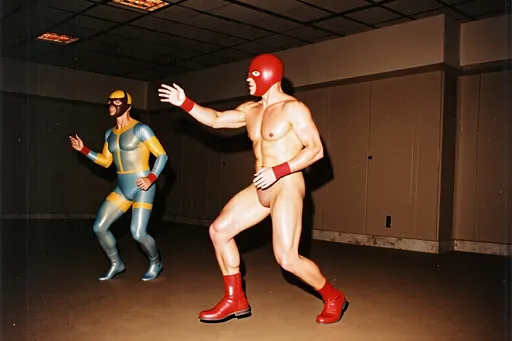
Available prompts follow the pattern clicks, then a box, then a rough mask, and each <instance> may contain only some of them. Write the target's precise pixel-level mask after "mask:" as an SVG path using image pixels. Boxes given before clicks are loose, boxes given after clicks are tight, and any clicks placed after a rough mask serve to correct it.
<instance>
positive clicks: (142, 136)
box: [82, 119, 168, 281]
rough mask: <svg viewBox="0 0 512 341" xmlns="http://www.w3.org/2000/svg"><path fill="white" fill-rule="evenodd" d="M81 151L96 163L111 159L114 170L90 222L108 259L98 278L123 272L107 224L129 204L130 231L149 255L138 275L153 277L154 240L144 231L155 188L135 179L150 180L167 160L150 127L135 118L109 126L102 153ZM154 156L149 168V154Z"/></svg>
mask: <svg viewBox="0 0 512 341" xmlns="http://www.w3.org/2000/svg"><path fill="white" fill-rule="evenodd" d="M84 149H85V150H82V153H83V154H84V155H85V156H87V157H88V158H89V159H90V160H92V161H93V162H95V163H96V164H98V165H100V166H103V167H105V168H108V167H109V166H110V165H111V164H112V162H114V164H115V166H116V169H117V186H116V188H115V189H114V190H113V191H112V193H110V195H109V196H108V197H107V198H106V200H105V201H104V202H103V204H102V205H101V207H100V209H99V211H98V214H97V217H96V220H95V222H94V232H95V233H96V235H97V236H98V240H99V242H100V244H101V246H102V248H103V250H104V251H105V253H106V254H107V256H108V258H109V259H110V261H111V267H110V269H109V271H108V272H107V273H106V274H105V275H103V276H101V277H100V278H99V279H100V280H108V279H111V278H112V277H114V276H115V275H117V274H119V273H121V272H123V271H124V270H125V266H124V264H123V262H122V261H121V259H120V257H119V253H118V250H117V247H116V240H115V238H114V235H113V234H112V232H110V231H109V228H110V226H111V225H112V223H114V222H115V221H116V220H117V219H119V218H120V217H121V216H122V215H123V214H124V213H125V212H126V211H127V210H128V209H129V208H130V207H131V208H132V209H133V211H132V221H131V227H130V230H131V233H132V236H133V238H134V239H135V240H136V241H137V242H139V243H140V245H141V246H142V249H143V250H144V251H145V252H146V254H147V256H148V258H149V269H148V270H147V272H146V273H145V274H144V276H143V277H142V280H144V281H148V280H152V279H155V278H156V277H157V276H158V275H159V273H160V271H161V270H162V264H161V262H160V257H159V255H158V250H157V247H156V243H155V240H154V239H153V237H151V236H150V235H149V234H148V233H147V232H146V229H147V224H148V221H149V218H150V215H151V210H152V208H153V199H154V197H155V191H156V187H155V186H154V185H152V186H151V187H149V188H148V189H147V190H142V189H140V188H139V187H138V186H137V184H136V181H137V179H139V178H141V177H147V178H148V179H150V180H151V181H152V182H154V181H155V180H156V179H157V178H158V176H159V175H160V173H161V172H162V170H163V168H164V167H165V164H166V162H167V159H168V157H167V154H166V153H165V150H164V149H163V147H162V145H161V144H160V142H159V141H158V139H157V137H156V136H155V134H154V133H153V131H152V129H151V128H150V127H149V126H148V125H146V124H144V123H141V122H139V121H137V120H135V119H131V120H130V123H129V124H128V125H127V126H126V127H123V128H121V129H117V128H111V129H108V130H107V132H106V133H105V143H104V146H103V152H102V153H96V152H94V151H91V150H89V149H88V148H86V147H84ZM150 153H152V154H153V155H154V156H155V157H156V161H155V164H154V166H153V169H151V170H150V168H149V156H150Z"/></svg>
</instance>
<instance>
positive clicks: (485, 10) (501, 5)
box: [455, 0, 511, 18]
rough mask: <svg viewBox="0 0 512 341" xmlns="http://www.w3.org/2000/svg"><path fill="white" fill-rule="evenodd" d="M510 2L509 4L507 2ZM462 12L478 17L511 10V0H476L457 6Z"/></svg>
mask: <svg viewBox="0 0 512 341" xmlns="http://www.w3.org/2000/svg"><path fill="white" fill-rule="evenodd" d="M507 2H508V4H507ZM455 7H456V8H457V9H459V10H461V11H462V12H464V13H466V14H468V15H470V16H472V17H474V18H477V17H480V16H484V15H486V14H489V13H497V12H505V11H507V10H508V11H510V9H511V8H510V1H503V0H474V1H471V2H466V3H463V4H459V5H456V6H455Z"/></svg>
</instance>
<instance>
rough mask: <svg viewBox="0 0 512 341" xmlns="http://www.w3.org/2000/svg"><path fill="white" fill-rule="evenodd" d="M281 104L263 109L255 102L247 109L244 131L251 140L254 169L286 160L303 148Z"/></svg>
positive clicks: (260, 104)
mask: <svg viewBox="0 0 512 341" xmlns="http://www.w3.org/2000/svg"><path fill="white" fill-rule="evenodd" d="M290 100H293V99H292V98H290ZM285 103H286V102H280V103H276V104H273V105H271V106H269V107H268V108H267V109H266V110H264V109H263V105H262V103H261V102H255V103H254V104H252V103H251V104H252V105H251V106H250V107H249V108H248V109H247V112H246V124H247V134H248V136H249V138H250V139H251V141H252V143H253V151H254V157H255V159H256V160H255V170H256V171H259V170H260V169H261V168H263V167H272V166H275V165H277V164H280V163H282V162H286V161H288V160H290V159H292V158H293V157H294V156H295V155H297V154H298V153H299V152H300V151H301V149H302V148H303V146H302V143H301V142H300V140H299V139H298V138H297V135H296V134H295V133H294V131H293V130H292V127H291V124H290V122H289V121H288V119H287V117H286V116H287V112H286V111H284V110H283V106H284V104H285Z"/></svg>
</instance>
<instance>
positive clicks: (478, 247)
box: [0, 213, 512, 256]
mask: <svg viewBox="0 0 512 341" xmlns="http://www.w3.org/2000/svg"><path fill="white" fill-rule="evenodd" d="M94 218H96V214H23V213H22V214H0V220H2V219H3V220H6V219H34V220H36V219H52V220H53V219H94ZM162 219H163V220H164V221H170V222H174V223H181V224H190V225H197V226H204V227H208V226H210V224H211V220H209V219H202V218H191V217H182V216H176V215H170V214H167V215H164V216H163V217H162ZM313 239H316V240H324V241H330V242H336V243H344V244H352V245H362V246H374V247H382V248H388V249H396V250H405V251H414V252H424V253H435V254H437V253H444V252H449V251H459V252H471V253H479V254H488V255H499V256H510V255H512V245H510V244H500V243H488V242H476V241H465V240H453V241H440V242H439V241H432V240H422V239H412V238H397V237H386V236H373V235H365V234H355V233H345V232H337V231H327V230H313Z"/></svg>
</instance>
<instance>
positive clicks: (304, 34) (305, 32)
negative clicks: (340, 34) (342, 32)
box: [285, 26, 337, 42]
mask: <svg viewBox="0 0 512 341" xmlns="http://www.w3.org/2000/svg"><path fill="white" fill-rule="evenodd" d="M285 33H286V35H289V36H292V37H296V38H299V39H302V40H308V41H311V42H314V41H317V40H318V39H321V38H323V37H331V38H336V37H337V36H334V35H332V34H329V33H326V32H325V31H323V30H318V29H316V28H313V27H309V26H303V27H299V28H296V29H293V30H290V31H286V32H285Z"/></svg>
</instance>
